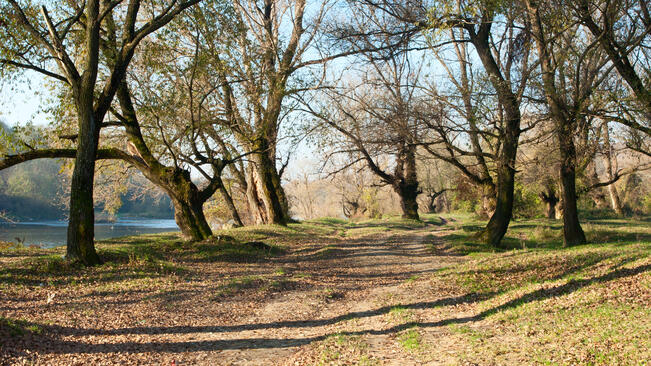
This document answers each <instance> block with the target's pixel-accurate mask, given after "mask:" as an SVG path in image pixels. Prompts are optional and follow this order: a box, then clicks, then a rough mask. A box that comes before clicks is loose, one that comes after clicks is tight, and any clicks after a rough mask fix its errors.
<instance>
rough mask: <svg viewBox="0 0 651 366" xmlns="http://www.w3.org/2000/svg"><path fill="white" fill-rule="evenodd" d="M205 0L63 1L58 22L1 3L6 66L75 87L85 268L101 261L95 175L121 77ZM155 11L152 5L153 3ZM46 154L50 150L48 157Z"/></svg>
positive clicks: (72, 233) (73, 218)
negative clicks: (113, 30) (108, 55)
mask: <svg viewBox="0 0 651 366" xmlns="http://www.w3.org/2000/svg"><path fill="white" fill-rule="evenodd" d="M198 1H199V0H187V1H183V2H177V1H173V2H171V4H169V5H165V4H151V5H152V7H151V9H155V12H157V14H155V13H154V14H153V15H151V14H152V13H150V12H148V14H147V15H145V14H144V13H143V12H141V11H140V9H141V1H140V0H131V1H129V2H128V3H126V4H123V2H122V1H108V0H101V1H100V0H88V1H86V2H85V3H84V4H83V7H79V6H78V4H77V3H75V2H72V3H63V4H61V5H62V6H61V7H60V8H58V9H57V11H56V14H57V15H60V16H59V19H58V20H55V19H53V18H52V17H51V16H50V13H49V12H48V11H47V9H46V7H45V6H41V7H40V14H41V17H40V18H39V17H38V16H37V14H38V13H39V11H38V10H37V8H38V6H37V4H36V3H35V2H27V3H23V4H22V5H21V4H19V3H18V2H17V1H16V0H8V1H7V2H6V3H3V5H2V8H1V10H2V23H3V24H4V27H3V29H4V32H3V34H2V41H3V42H2V44H1V45H0V57H1V59H0V63H2V64H3V65H5V66H10V67H11V69H10V70H7V71H4V68H3V75H5V76H7V75H9V72H11V71H12V70H13V71H22V70H31V71H36V72H39V73H41V74H43V75H45V76H47V77H50V78H53V79H55V80H57V81H60V82H62V83H64V84H66V87H67V88H70V91H71V94H72V99H73V100H74V107H75V112H76V117H77V124H78V127H77V130H78V138H77V148H76V150H74V152H75V167H74V171H73V176H72V183H71V195H70V217H69V224H68V238H67V250H66V257H67V258H68V259H70V260H79V261H81V262H83V263H84V264H86V265H94V264H97V263H100V261H101V260H100V258H99V256H98V255H97V252H96V251H95V246H94V210H93V180H94V170H95V159H96V158H97V157H98V144H99V137H100V131H101V129H102V127H105V126H107V125H108V124H107V123H106V122H105V121H104V119H105V117H106V115H107V113H108V112H109V109H110V107H111V103H112V100H113V97H114V96H115V94H116V92H117V91H118V87H119V85H120V83H121V82H122V81H123V79H124V76H125V73H126V70H127V67H128V66H129V63H130V62H131V59H132V58H133V55H134V53H135V51H136V48H137V46H138V44H139V43H140V42H141V41H142V40H143V39H144V38H145V37H147V36H148V35H149V34H151V33H153V32H155V31H156V30H158V29H160V28H161V27H163V26H164V25H165V24H167V23H168V22H169V21H170V20H171V19H173V18H174V17H175V16H176V15H177V14H179V13H181V12H182V11H183V10H185V9H186V8H188V7H190V6H192V5H194V4H195V3H197V2H198ZM148 8H149V7H148ZM108 15H111V16H115V17H116V19H120V22H119V24H120V27H119V32H120V33H119V36H118V37H117V38H116V39H119V43H118V44H117V45H116V49H117V51H118V52H117V54H116V58H115V60H114V62H113V63H112V64H111V65H104V64H102V62H101V57H100V47H101V44H102V43H103V42H104V40H103V39H102V37H103V36H104V34H105V33H104V26H106V24H107V22H106V20H107V16H108ZM45 155H47V154H45Z"/></svg>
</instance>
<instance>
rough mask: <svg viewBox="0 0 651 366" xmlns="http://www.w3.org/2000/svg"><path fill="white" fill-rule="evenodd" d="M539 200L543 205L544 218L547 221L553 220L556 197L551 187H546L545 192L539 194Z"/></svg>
mask: <svg viewBox="0 0 651 366" xmlns="http://www.w3.org/2000/svg"><path fill="white" fill-rule="evenodd" d="M540 199H541V200H542V201H543V202H544V203H545V216H546V217H547V218H548V219H552V220H553V219H555V218H556V204H557V203H558V197H557V196H556V192H555V191H554V188H553V186H551V185H549V186H547V187H546V191H545V192H541V193H540Z"/></svg>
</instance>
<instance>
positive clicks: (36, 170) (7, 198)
mask: <svg viewBox="0 0 651 366" xmlns="http://www.w3.org/2000/svg"><path fill="white" fill-rule="evenodd" d="M60 170H61V162H60V161H58V160H55V159H43V160H34V161H30V162H27V163H24V164H20V165H17V166H15V167H12V168H9V169H6V170H4V171H0V213H3V214H4V216H6V217H8V218H10V219H12V220H57V219H61V218H64V217H65V215H67V212H68V210H67V203H68V200H69V197H68V194H67V193H66V191H65V187H66V183H65V177H64V176H63V174H61V173H60ZM131 196H132V194H131V192H130V191H129V190H127V192H126V193H125V194H123V195H122V206H121V207H120V208H119V209H118V211H117V216H129V217H151V218H172V217H173V216H174V213H173V210H172V206H171V205H170V200H169V198H168V197H167V196H163V197H160V198H153V197H151V196H143V197H140V198H138V199H135V200H130V199H129V197H131ZM103 208H104V207H103V204H101V203H98V204H97V205H96V210H97V211H102V210H103Z"/></svg>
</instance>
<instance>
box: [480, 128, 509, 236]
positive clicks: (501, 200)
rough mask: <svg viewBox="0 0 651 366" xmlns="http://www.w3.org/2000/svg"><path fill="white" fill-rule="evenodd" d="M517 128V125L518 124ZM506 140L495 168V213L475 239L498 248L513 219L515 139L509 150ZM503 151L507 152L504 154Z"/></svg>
mask: <svg viewBox="0 0 651 366" xmlns="http://www.w3.org/2000/svg"><path fill="white" fill-rule="evenodd" d="M518 126H519V123H518ZM507 142H509V140H508V139H505V140H504V148H503V152H502V154H501V155H500V160H499V161H498V168H497V183H498V184H497V201H496V205H495V212H494V213H493V216H491V218H490V220H489V221H488V224H486V228H484V230H483V231H481V232H479V233H478V234H477V235H476V237H477V239H479V240H480V241H481V242H483V243H486V244H489V245H492V246H495V247H500V246H501V242H502V238H503V237H504V235H505V234H506V231H507V230H508V227H509V223H510V222H511V218H512V217H513V199H514V195H513V191H514V189H515V169H513V165H512V164H513V162H515V153H516V150H517V142H518V140H517V138H516V139H515V140H511V141H510V144H511V145H512V146H511V147H510V148H509V147H507V145H508V144H507ZM504 150H509V151H507V152H506V154H505V153H504ZM507 156H509V157H511V156H512V159H513V160H510V161H509V162H504V161H503V159H504V158H505V157H507Z"/></svg>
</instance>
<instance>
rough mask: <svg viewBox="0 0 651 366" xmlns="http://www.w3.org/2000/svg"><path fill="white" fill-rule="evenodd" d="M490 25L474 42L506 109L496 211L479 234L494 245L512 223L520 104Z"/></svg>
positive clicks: (484, 240)
mask: <svg viewBox="0 0 651 366" xmlns="http://www.w3.org/2000/svg"><path fill="white" fill-rule="evenodd" d="M489 32H490V26H484V25H482V27H481V28H480V32H478V33H477V35H476V36H475V37H474V39H473V45H475V48H476V50H477V53H478V54H479V58H480V59H481V61H482V64H483V65H484V68H485V69H486V72H487V73H488V76H489V78H490V81H491V84H492V85H493V87H494V88H495V90H496V92H497V99H498V101H499V103H500V106H501V108H503V110H504V125H503V127H502V128H503V132H502V133H501V134H500V139H501V141H502V149H501V150H500V152H499V155H498V156H497V161H496V163H497V184H496V187H495V188H496V190H497V198H496V202H495V212H493V215H492V216H491V218H490V220H489V221H488V224H487V225H486V228H485V229H484V230H483V231H481V232H479V233H478V234H477V235H476V237H477V238H478V239H479V240H480V241H482V242H484V243H486V244H490V245H492V246H496V247H498V246H500V245H501V242H502V238H503V237H504V234H506V230H507V229H508V228H509V223H510V222H511V218H512V217H513V199H514V194H513V192H514V189H515V161H516V155H517V152H518V143H519V140H520V120H521V114H520V103H519V101H518V98H517V97H516V96H515V94H514V93H513V91H512V90H511V86H510V83H509V82H507V81H506V80H505V79H504V76H503V75H502V72H501V70H500V67H499V66H498V64H497V62H496V61H495V58H494V56H493V53H492V51H491V48H490V44H489V41H488V38H489V34H488V33H489Z"/></svg>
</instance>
